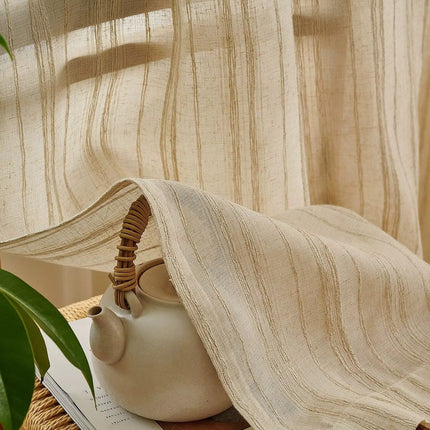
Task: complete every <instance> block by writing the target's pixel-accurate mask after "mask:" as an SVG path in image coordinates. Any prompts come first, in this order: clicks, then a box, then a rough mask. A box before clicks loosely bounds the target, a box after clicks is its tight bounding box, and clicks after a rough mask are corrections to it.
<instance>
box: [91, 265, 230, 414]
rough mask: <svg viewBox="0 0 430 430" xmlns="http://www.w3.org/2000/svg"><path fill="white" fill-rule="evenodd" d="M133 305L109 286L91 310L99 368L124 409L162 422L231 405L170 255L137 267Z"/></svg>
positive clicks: (129, 296)
mask: <svg viewBox="0 0 430 430" xmlns="http://www.w3.org/2000/svg"><path fill="white" fill-rule="evenodd" d="M137 279H138V286H137V287H136V289H135V292H132V291H129V292H127V293H126V295H125V297H126V301H127V303H128V305H129V308H130V309H129V310H127V309H122V308H121V307H120V306H118V305H116V304H115V300H114V291H113V288H111V287H109V288H108V290H107V291H106V293H105V294H104V296H103V297H102V300H101V302H100V305H98V306H94V307H92V308H90V309H89V310H88V312H87V315H88V316H89V317H90V318H91V319H92V325H91V331H90V344H91V349H92V352H93V355H94V357H93V364H94V370H95V373H96V375H97V378H98V379H99V381H100V383H101V384H102V386H103V387H104V388H105V389H106V391H107V392H109V393H110V394H111V395H112V397H113V398H114V400H116V401H117V402H118V403H119V404H120V405H121V406H123V407H124V408H125V409H127V410H129V411H131V412H134V413H135V414H138V415H141V416H144V417H146V418H151V419H156V420H161V421H192V420H198V419H202V418H206V417H209V416H212V415H215V414H217V413H219V412H222V411H223V410H225V409H227V408H228V407H230V406H231V401H230V399H229V397H228V396H227V394H226V393H225V391H224V389H223V387H222V385H221V383H220V381H219V379H218V376H217V374H216V371H215V368H214V367H213V365H212V363H211V361H210V359H209V356H208V355H207V352H206V350H205V348H204V346H203V344H202V342H201V340H200V338H199V336H198V334H197V332H196V330H195V328H194V326H193V325H192V323H191V321H190V319H189V317H188V315H187V313H186V311H185V308H184V307H183V305H182V303H181V301H180V299H179V297H178V296H177V294H176V291H175V289H174V287H173V285H172V283H171V282H170V280H169V276H168V273H167V270H166V268H165V265H164V262H163V260H160V259H159V260H155V261H153V262H151V263H149V264H147V265H145V266H143V267H141V268H140V269H138V272H137Z"/></svg>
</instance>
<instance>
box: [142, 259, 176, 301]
mask: <svg viewBox="0 0 430 430" xmlns="http://www.w3.org/2000/svg"><path fill="white" fill-rule="evenodd" d="M137 283H138V285H139V288H140V289H141V290H142V291H143V293H145V294H146V295H148V296H149V297H152V298H155V299H158V300H162V301H165V302H170V303H181V299H180V298H179V296H178V294H177V293H176V290H175V287H174V286H173V284H172V281H171V280H170V278H169V273H168V272H167V269H166V265H165V264H164V261H163V259H162V258H159V259H157V260H153V261H150V262H149V263H147V264H144V265H143V266H141V267H140V268H139V273H138V282H137Z"/></svg>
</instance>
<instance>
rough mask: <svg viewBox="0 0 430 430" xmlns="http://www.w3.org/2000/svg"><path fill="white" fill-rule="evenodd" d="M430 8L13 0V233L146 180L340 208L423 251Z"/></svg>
mask: <svg viewBox="0 0 430 430" xmlns="http://www.w3.org/2000/svg"><path fill="white" fill-rule="evenodd" d="M428 10H429V3H428V1H426V0H413V1H409V0H390V1H383V0H318V1H317V0H270V1H269V0H183V1H176V0H175V1H173V2H171V1H170V0H169V1H166V0H158V1H153V0H147V1H130V0H109V1H90V2H88V1H86V0H74V1H70V0H64V1H60V2H59V1H54V0H32V1H28V0H19V1H16V0H14V1H11V0H6V1H4V2H2V4H1V5H0V32H1V33H2V34H4V35H5V37H6V39H7V40H8V42H9V44H10V46H11V48H12V50H13V54H14V58H15V60H14V62H13V63H11V62H10V60H9V58H8V56H7V55H6V54H4V55H1V56H0V71H1V78H2V79H1V85H0V139H1V145H0V159H1V160H2V161H1V169H0V201H1V202H2V204H1V206H0V217H1V225H0V229H1V230H0V240H2V241H4V240H9V239H12V238H14V237H18V236H21V235H24V234H31V233H34V232H37V231H39V230H41V229H43V228H46V227H48V226H50V225H55V224H57V223H59V222H62V221H65V220H67V219H69V218H70V217H72V216H74V215H75V214H76V213H78V212H79V211H81V210H84V209H85V208H87V207H88V206H89V205H90V204H91V203H92V202H94V201H95V200H96V199H98V198H99V197H100V195H101V194H103V193H104V192H105V191H106V190H107V189H109V188H110V186H111V185H112V184H113V183H114V182H115V181H117V180H121V179H122V178H125V177H145V178H160V179H161V178H163V179H169V180H175V181H180V182H183V183H187V184H190V185H194V186H197V187H199V188H202V189H204V190H207V191H210V192H213V193H215V194H217V195H220V196H223V197H226V198H228V199H229V200H232V201H234V202H236V203H238V204H242V205H244V206H246V207H249V208H251V209H253V210H256V211H259V212H263V213H266V214H272V215H273V214H277V213H278V212H282V211H283V210H285V209H286V208H289V207H297V206H303V205H307V204H309V203H312V204H321V203H323V204H336V205H340V206H344V207H347V208H350V209H353V210H354V211H356V212H357V213H359V214H361V215H363V216H364V217H365V218H366V219H368V220H370V221H372V222H373V223H375V224H376V225H379V226H380V227H381V228H382V229H384V230H385V231H386V232H388V233H389V234H390V235H392V236H393V237H395V238H397V239H399V240H400V241H401V242H402V243H404V244H405V245H407V246H408V247H409V248H410V249H411V250H412V251H414V252H418V253H420V252H421V248H422V244H421V239H420V229H419V215H420V214H421V215H422V217H421V222H422V229H423V232H424V233H425V234H424V235H423V243H424V247H425V248H427V247H428V246H430V245H428V243H430V235H429V234H428V232H429V230H430V227H429V225H430V221H429V220H430V217H429V216H427V215H428V213H429V211H430V200H429V199H428V198H427V192H426V190H427V189H428V186H429V180H430V176H429V173H428V172H429V171H430V169H429V160H430V157H429V156H428V154H429V147H430V133H429V124H430V121H429V120H428V118H429V116H428V115H429V112H430V109H429V99H430V97H429V94H430V92H429V91H430V80H429V76H430V73H429V67H430V66H429V64H430V54H429V52H430V42H429V39H430V33H429V30H428V27H429V23H430V19H428V13H429V12H428ZM426 26H427V32H426ZM421 76H422V79H421ZM420 165H421V169H420V168H419V166H420ZM420 190H421V191H422V192H421V194H419V193H420ZM39 196H40V197H41V198H39ZM429 255H430V254H429Z"/></svg>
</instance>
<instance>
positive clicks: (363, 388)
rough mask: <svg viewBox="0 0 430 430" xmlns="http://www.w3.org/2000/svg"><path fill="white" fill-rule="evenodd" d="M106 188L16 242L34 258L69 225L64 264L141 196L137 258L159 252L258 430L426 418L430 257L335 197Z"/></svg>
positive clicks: (405, 425)
mask: <svg viewBox="0 0 430 430" xmlns="http://www.w3.org/2000/svg"><path fill="white" fill-rule="evenodd" d="M114 191H115V193H116V194H114V195H111V196H106V197H105V199H104V200H103V201H102V202H100V203H99V204H97V205H96V206H95V207H96V208H98V209H97V210H96V209H94V210H91V211H89V212H88V213H84V214H82V215H81V216H79V217H77V218H76V219H75V220H73V222H71V223H67V224H65V225H64V226H61V227H59V228H54V229H52V230H49V231H46V232H44V233H42V234H41V235H39V236H37V239H38V240H34V238H33V237H30V238H28V239H27V240H24V241H20V242H22V244H20V245H19V246H21V247H23V248H22V249H29V250H31V252H32V253H34V254H36V255H40V254H41V253H42V254H43V252H44V251H43V246H44V245H43V244H45V246H46V248H47V249H51V248H52V247H53V244H54V243H55V241H56V239H55V238H56V237H57V235H60V236H61V237H63V241H62V243H63V244H66V243H67V234H68V233H70V232H72V233H73V235H76V237H73V235H72V236H70V237H72V240H71V242H70V243H69V244H68V246H64V248H63V249H62V250H59V249H56V250H55V252H57V253H58V255H61V253H62V252H63V256H62V257H61V259H60V260H59V261H64V259H65V260H66V261H67V258H70V257H68V256H67V254H68V250H69V249H73V248H74V246H76V243H79V240H78V238H79V237H81V236H84V237H86V236H88V235H87V234H86V232H89V231H90V230H91V226H93V225H94V219H105V220H106V225H107V226H110V227H109V228H105V229H99V230H98V231H97V239H98V240H97V243H98V244H100V243H102V244H108V243H110V242H111V241H112V240H113V239H112V238H111V236H110V231H111V229H112V230H113V231H114V230H116V229H115V228H114V226H113V225H112V222H113V221H112V220H115V219H119V218H120V216H119V213H118V214H117V213H115V211H116V210H117V209H114V207H115V206H114V205H115V203H116V202H118V201H120V200H121V197H120V196H121V195H122V196H123V197H122V198H123V199H124V201H125V200H126V199H130V202H129V203H131V201H132V199H133V196H134V195H140V194H142V193H143V195H144V196H145V198H146V199H147V201H148V203H149V204H150V206H151V210H152V214H153V215H152V216H151V218H150V220H149V224H148V230H147V231H145V232H144V234H143V236H142V241H141V243H140V245H139V248H140V251H141V252H140V253H139V254H138V255H139V260H140V261H142V260H145V259H147V258H148V255H149V254H148V253H150V252H152V251H153V250H154V249H159V250H160V251H161V254H162V256H163V258H164V260H165V262H166V265H167V269H168V271H169V274H170V277H171V279H172V282H173V284H174V285H175V287H176V289H177V291H178V293H179V294H180V295H181V297H182V300H183V302H184V304H185V306H186V308H187V310H188V312H189V315H190V317H191V318H192V320H193V322H194V325H195V326H196V328H197V330H198V332H199V334H200V336H201V338H202V340H203V342H204V344H205V347H206V348H207V350H208V353H209V354H210V357H211V359H212V361H213V363H214V365H215V367H216V369H217V371H218V373H219V376H220V378H221V380H222V382H223V384H224V386H225V388H226V390H227V392H228V394H229V395H230V397H231V399H232V401H233V404H234V406H235V407H236V409H237V410H238V411H239V412H240V413H241V414H242V415H243V417H244V418H245V419H246V420H247V421H248V422H249V423H250V425H252V427H253V428H254V429H266V430H267V429H298V428H300V429H312V428H318V429H324V428H331V429H415V428H416V426H417V425H418V423H419V422H421V421H422V420H423V419H425V418H427V419H428V418H430V405H429V402H428V399H429V395H430V365H429V357H430V312H429V305H430V266H429V265H428V264H427V263H425V262H424V261H422V260H421V259H419V258H418V257H417V256H416V255H415V254H413V253H412V252H411V251H410V250H409V249H408V248H407V247H405V246H404V245H402V244H400V243H399V242H398V241H396V240H394V239H393V238H392V237H391V236H389V235H388V234H386V233H384V232H383V231H382V230H381V229H380V228H378V227H377V226H375V225H373V224H371V223H369V222H368V221H366V220H364V218H362V217H360V216H359V215H357V214H355V213H354V212H352V211H350V210H347V209H344V208H340V207H336V206H309V207H306V208H301V209H291V210H288V211H286V212H284V213H283V214H281V215H279V216H278V217H276V218H272V217H268V216H266V215H263V214H260V213H257V212H254V211H251V210H250V209H247V208H244V207H243V206H239V205H237V204H234V203H231V202H230V201H228V200H225V199H222V198H219V197H215V196H213V195H211V194H207V193H206V192H203V191H200V190H197V189H194V188H190V187H187V186H185V185H182V184H179V183H176V182H169V181H163V180H135V181H134V182H132V181H125V182H123V183H121V184H118V185H117V187H116V188H115V190H114ZM110 203H112V204H110ZM108 209H109V210H108ZM120 212H121V213H122V214H123V215H124V212H126V211H120ZM102 215H104V217H103V216H102ZM118 228H119V226H118ZM157 231H158V234H155V232H157ZM117 242H118V240H117ZM16 246H18V244H17V245H16ZM157 246H158V248H156V247H157ZM88 252H89V253H92V255H93V257H91V258H95V257H94V256H96V255H99V252H101V251H100V250H99V249H98V248H97V246H95V245H91V244H88ZM112 252H113V251H112ZM151 257H152V256H151Z"/></svg>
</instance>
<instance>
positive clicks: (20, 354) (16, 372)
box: [0, 293, 35, 430]
mask: <svg viewBox="0 0 430 430" xmlns="http://www.w3.org/2000/svg"><path fill="white" fill-rule="evenodd" d="M0 333H1V336H0V351H1V353H0V376H1V377H0V422H1V423H2V424H3V427H4V428H5V430H18V429H19V428H20V426H21V424H22V422H23V421H24V418H25V415H26V414H27V411H28V408H29V406H30V402H31V396H32V394H33V389H34V378H35V371H34V361H33V352H32V350H31V346H30V342H29V340H28V337H27V333H26V331H25V327H24V324H23V323H22V320H21V318H20V316H19V315H18V313H17V312H16V311H15V309H14V308H13V306H12V305H11V303H10V302H9V300H8V299H7V298H6V297H5V296H4V295H3V294H1V293H0Z"/></svg>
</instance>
